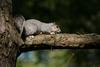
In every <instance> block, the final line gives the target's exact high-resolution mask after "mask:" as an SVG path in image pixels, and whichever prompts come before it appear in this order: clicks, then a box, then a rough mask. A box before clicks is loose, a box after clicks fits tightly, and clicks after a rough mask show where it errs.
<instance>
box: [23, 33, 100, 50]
mask: <svg viewBox="0 0 100 67" xmlns="http://www.w3.org/2000/svg"><path fill="white" fill-rule="evenodd" d="M99 44H100V35H96V34H80V35H79V34H67V33H65V34H64V33H63V34H55V35H45V34H42V35H36V36H35V37H33V38H30V37H27V38H26V41H25V44H24V45H23V46H21V48H22V49H25V50H26V49H27V48H28V49H30V48H31V49H32V48H33V49H36V50H38V49H51V48H54V49H55V48H59V49H62V48H100V45H99ZM29 47H30V48H29ZM28 49H27V50H28ZM27 50H26V51H27Z"/></svg>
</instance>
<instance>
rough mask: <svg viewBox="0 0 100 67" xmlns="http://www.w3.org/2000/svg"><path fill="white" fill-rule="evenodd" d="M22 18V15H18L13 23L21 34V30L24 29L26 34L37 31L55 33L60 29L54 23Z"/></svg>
mask: <svg viewBox="0 0 100 67" xmlns="http://www.w3.org/2000/svg"><path fill="white" fill-rule="evenodd" d="M23 18H24V17H18V18H17V19H15V24H16V25H17V28H18V29H19V31H20V33H21V34H22V32H23V30H25V35H26V36H27V35H32V34H35V33H37V32H43V33H50V34H52V33H53V34H55V33H57V32H60V31H61V30H60V28H59V27H57V25H56V24H54V23H44V22H41V21H39V20H36V19H29V20H25V19H23ZM53 27H54V28H53Z"/></svg>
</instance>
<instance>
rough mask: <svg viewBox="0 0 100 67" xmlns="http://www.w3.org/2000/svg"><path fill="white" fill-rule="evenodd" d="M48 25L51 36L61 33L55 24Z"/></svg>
mask: <svg viewBox="0 0 100 67" xmlns="http://www.w3.org/2000/svg"><path fill="white" fill-rule="evenodd" d="M49 24H50V26H51V34H52V33H53V34H55V33H59V32H61V29H60V27H59V26H58V25H57V24H55V23H49Z"/></svg>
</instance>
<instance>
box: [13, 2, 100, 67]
mask: <svg viewBox="0 0 100 67" xmlns="http://www.w3.org/2000/svg"><path fill="white" fill-rule="evenodd" d="M13 14H14V15H23V16H24V17H25V19H30V18H34V19H37V20H40V21H42V22H46V23H48V22H54V21H55V22H56V24H58V25H59V26H60V28H61V30H62V33H75V34H84V33H95V34H100V31H99V30H100V0H13ZM17 67H100V50H99V49H55V50H53V49H52V48H51V50H38V51H31V52H27V53H22V54H21V55H20V57H19V58H18V60H17Z"/></svg>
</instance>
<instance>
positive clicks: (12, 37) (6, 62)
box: [0, 0, 22, 67]
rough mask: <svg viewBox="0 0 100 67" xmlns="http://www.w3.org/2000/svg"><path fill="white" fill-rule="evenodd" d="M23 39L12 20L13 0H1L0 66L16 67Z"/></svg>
mask: <svg viewBox="0 0 100 67" xmlns="http://www.w3.org/2000/svg"><path fill="white" fill-rule="evenodd" d="M17 44H18V45H19V44H22V40H21V38H20V36H19V35H18V33H17V32H16V28H15V27H14V23H13V20H12V0H0V67H15V65H16V55H17V52H18V45H17Z"/></svg>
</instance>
